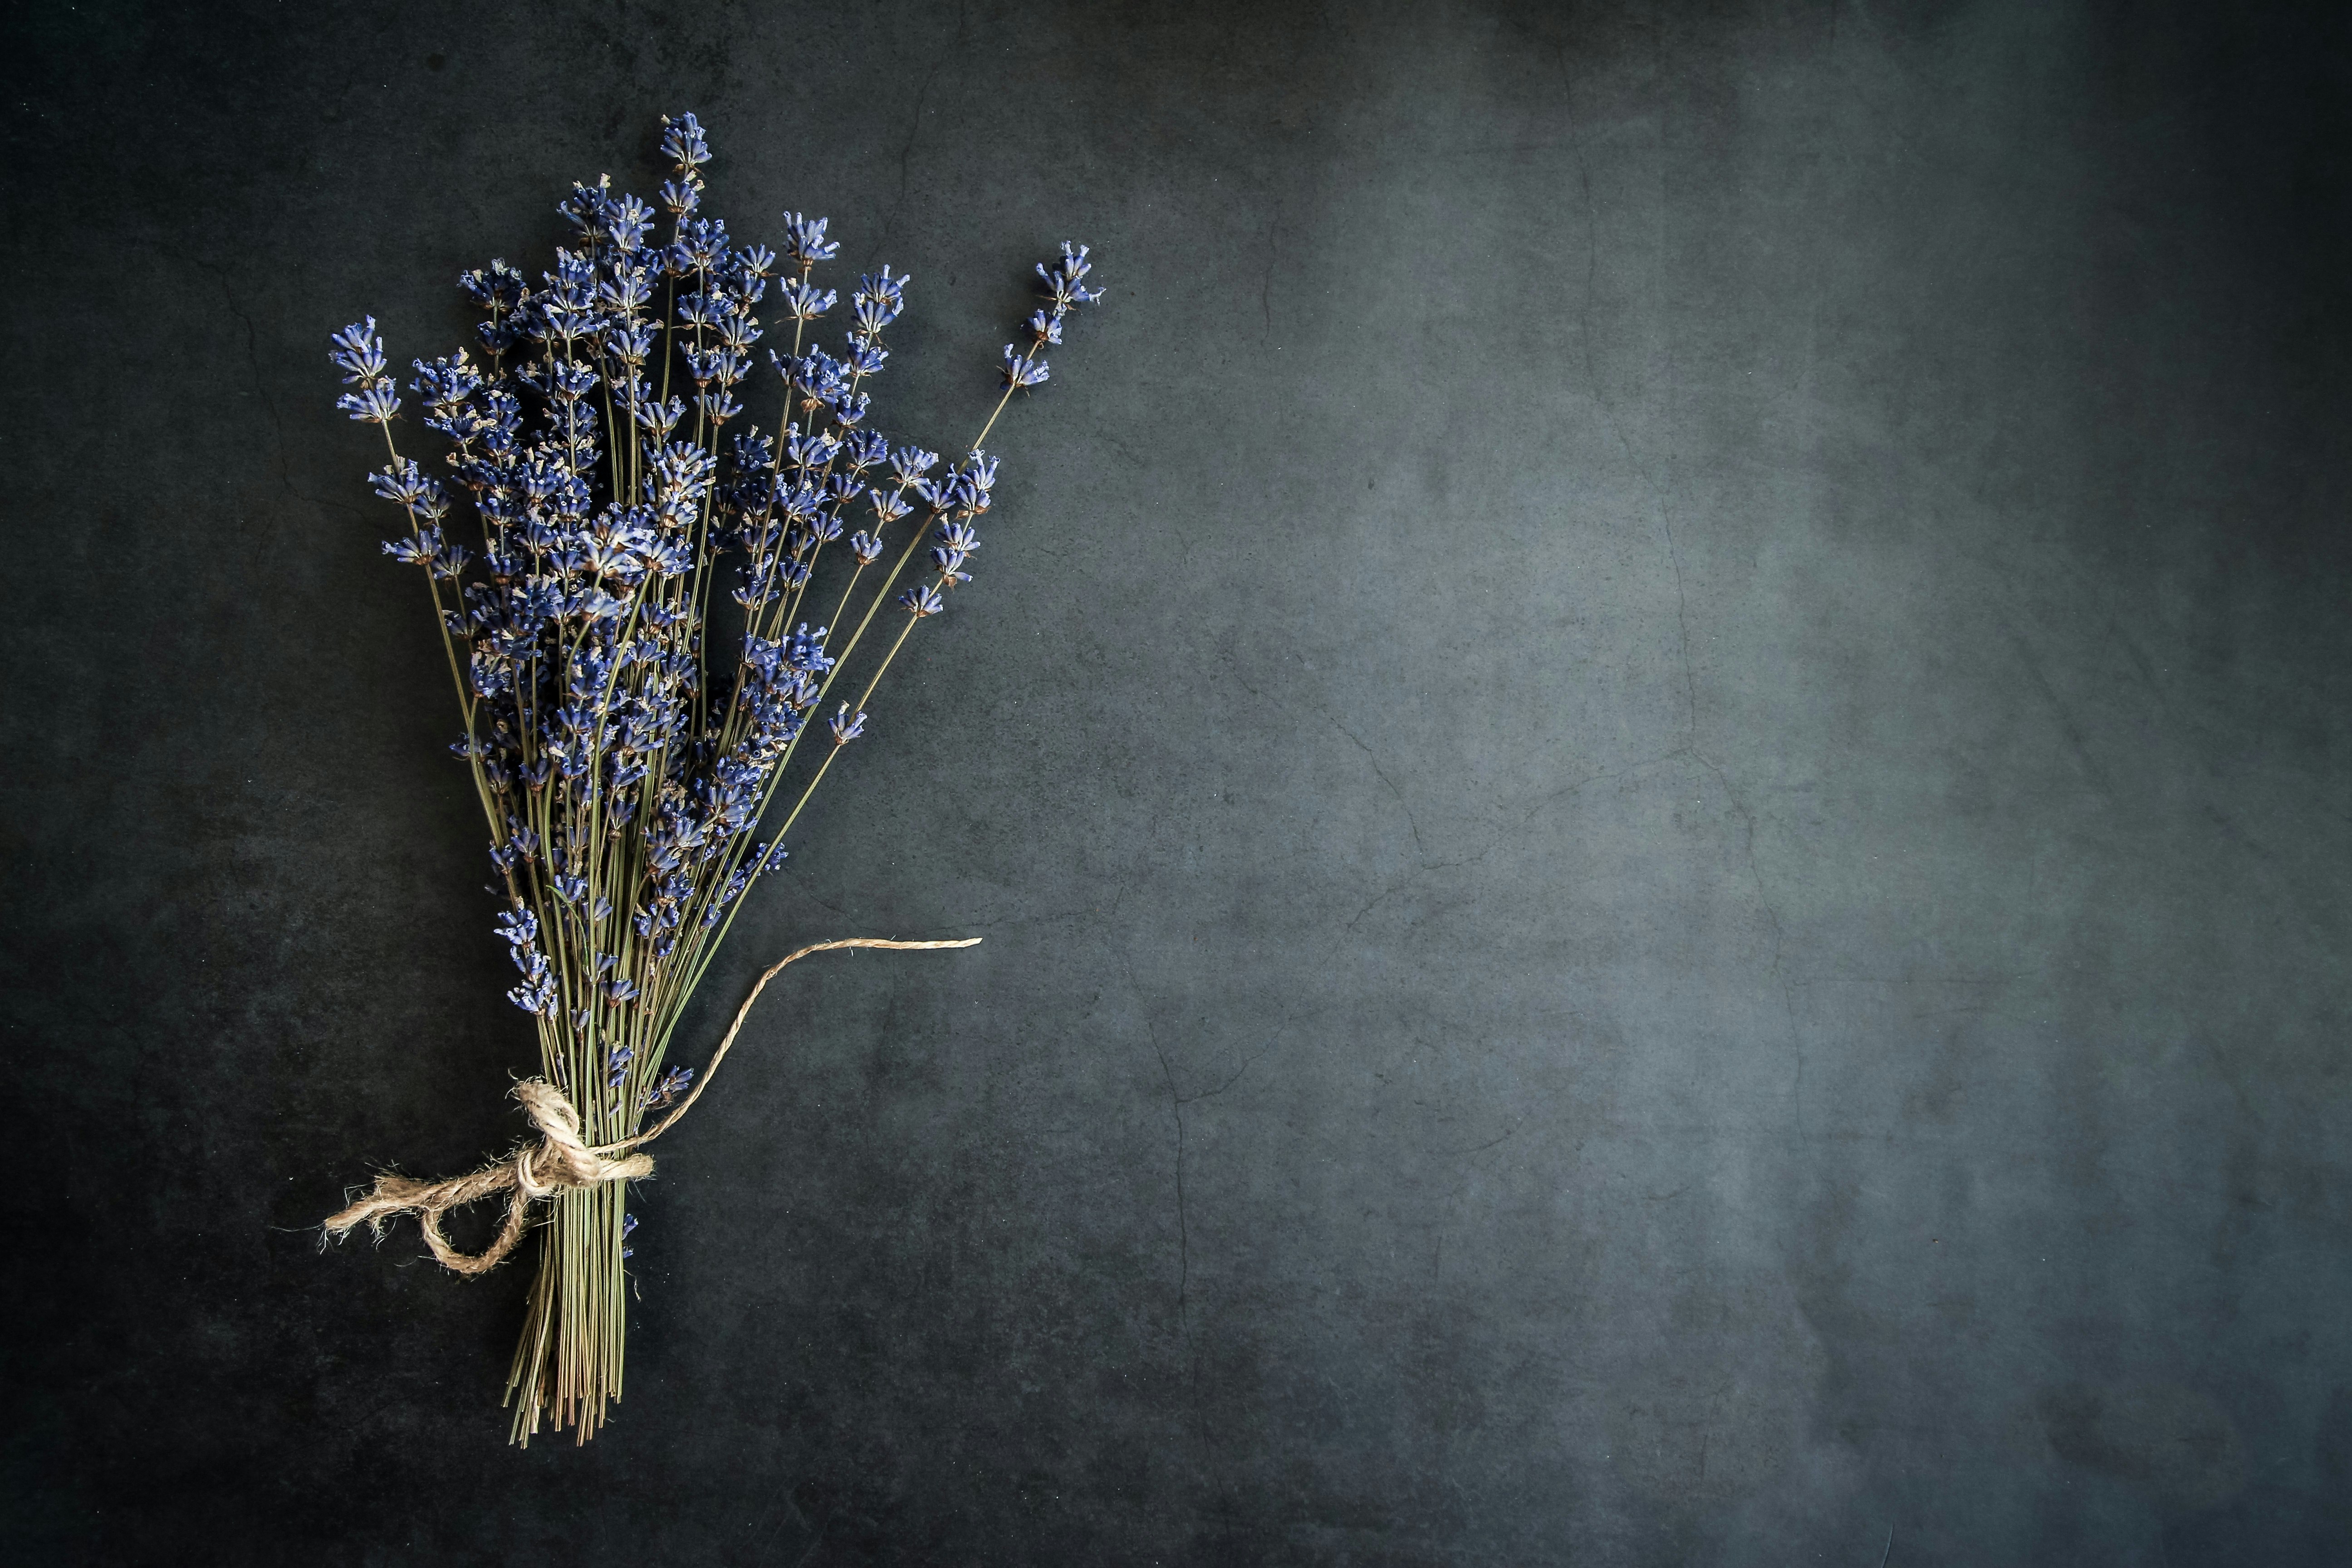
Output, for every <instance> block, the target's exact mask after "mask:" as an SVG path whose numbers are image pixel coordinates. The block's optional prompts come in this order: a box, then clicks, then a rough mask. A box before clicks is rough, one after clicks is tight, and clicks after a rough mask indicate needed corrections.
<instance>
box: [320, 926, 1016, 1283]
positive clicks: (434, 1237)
mask: <svg viewBox="0 0 2352 1568" xmlns="http://www.w3.org/2000/svg"><path fill="white" fill-rule="evenodd" d="M980 940H981V939H980V938H978V937H976V936H968V937H964V938H962V939H961V940H960V941H956V942H896V941H891V940H887V939H886V938H883V937H878V936H849V937H842V938H839V939H838V940H836V941H833V942H811V943H809V944H808V945H807V946H806V947H804V948H802V949H801V950H800V951H799V952H793V953H791V954H789V955H787V956H786V957H783V958H781V959H779V960H777V961H776V962H775V963H772V964H770V965H768V967H767V968H766V969H765V970H764V971H762V972H761V975H760V979H759V982H758V984H754V985H753V986H752V987H751V994H750V995H749V996H746V997H744V998H743V1005H741V1006H740V1007H738V1008H737V1009H736V1010H735V1021H734V1022H733V1023H731V1024H730V1025H728V1026H727V1034H726V1037H724V1038H722V1039H721V1040H720V1041H719V1048H718V1049H717V1050H715V1051H713V1052H711V1053H710V1066H709V1068H706V1069H705V1070H704V1072H703V1074H702V1079H701V1081H699V1082H698V1083H697V1084H696V1085H695V1086H694V1088H693V1089H692V1090H691V1091H690V1092H689V1093H688V1095H687V1097H686V1098H685V1099H684V1100H681V1101H679V1103H678V1105H677V1108H676V1109H675V1110H672V1111H671V1112H670V1113H669V1114H668V1115H667V1116H665V1117H663V1118H662V1119H661V1120H660V1121H657V1122H656V1123H655V1124H654V1125H653V1126H651V1127H649V1128H647V1129H646V1131H643V1132H640V1133H638V1134H637V1135H636V1136H635V1137H634V1138H624V1139H623V1140H621V1142H618V1143H602V1144H598V1145H596V1146H594V1147H593V1148H592V1147H590V1146H589V1145H588V1144H587V1143H586V1142H583V1141H582V1139H581V1136H580V1112H579V1111H578V1110H575V1109H574V1108H573V1106H572V1102H571V1101H570V1100H566V1099H564V1098H563V1091H562V1090H561V1089H557V1088H556V1087H555V1086H554V1085H553V1084H551V1083H550V1082H548V1081H547V1080H546V1079H543V1078H529V1079H523V1081H522V1082H520V1083H519V1084H517V1085H515V1089H514V1094H515V1098H516V1099H517V1100H521V1101H522V1108H523V1110H525V1111H526V1112H528V1113H529V1114H530V1124H531V1125H532V1126H534V1127H536V1128H538V1129H539V1142H537V1143H520V1144H517V1145H516V1146H515V1151H514V1152H513V1153H511V1154H509V1155H508V1156H507V1157H506V1158H504V1159H502V1160H499V1161H497V1162H495V1163H491V1164H488V1165H485V1166H483V1167H482V1168H481V1169H480V1170H478V1171H476V1172H475V1173H473V1174H472V1175H470V1176H452V1177H450V1178H449V1179H448V1180H447V1181H446V1182H420V1181H418V1180H417V1179H416V1178H415V1177H414V1176H403V1175H397V1174H394V1173H392V1172H389V1171H387V1172H385V1173H383V1174H382V1175H380V1176H378V1177H376V1179H375V1190H374V1191H373V1192H372V1193H370V1194H368V1195H367V1196H365V1197H363V1198H362V1199H361V1200H360V1201H359V1202H357V1203H355V1204H353V1205H352V1206H351V1207H349V1208H347V1209H345V1210H344V1211H343V1212H342V1213H341V1214H339V1215H334V1216H333V1217H332V1218H331V1219H329V1220H328V1221H327V1227H326V1228H327V1235H329V1236H331V1237H342V1236H347V1235H349V1234H350V1233H351V1232H352V1231H353V1230H355V1229H357V1228H358V1227H359V1226H362V1225H364V1226H367V1227H368V1228H369V1229H371V1230H373V1232H375V1234H376V1235H377V1236H378V1237H381V1236H383V1226H384V1222H385V1221H386V1220H388V1219H391V1218H392V1217H393V1216H394V1215H404V1214H413V1215H415V1216H416V1220H417V1223H418V1224H419V1225H420V1226H423V1227H424V1229H425V1246H427V1247H431V1248H432V1249H433V1256H434V1257H436V1258H439V1259H440V1260H441V1266H442V1267H443V1268H454V1269H456V1270H457V1272H458V1273H460V1274H485V1273H488V1271H489V1270H491V1269H493V1268H497V1267H498V1266H499V1263H501V1262H502V1261H504V1260H505V1258H506V1255H507V1254H508V1253H509V1252H512V1251H513V1250H514V1249H515V1244H516V1243H517V1242H519V1241H520V1240H521V1239H522V1233H523V1231H524V1229H525V1228H526V1227H527V1226H529V1225H530V1205H533V1204H535V1203H537V1202H539V1201H540V1200H541V1198H551V1197H553V1196H554V1195H555V1194H557V1193H560V1192H562V1191H563V1190H564V1189H565V1188H567V1187H593V1186H596V1185H598V1184H601V1183H604V1182H634V1181H635V1180H636V1179H637V1178H638V1177H640V1176H650V1175H652V1174H653V1173H654V1160H653V1156H652V1155H650V1154H640V1153H635V1152H633V1151H635V1149H636V1148H637V1147H638V1146H639V1145H640V1144H645V1143H650V1142H653V1141H654V1140H655V1139H656V1138H658V1137H660V1136H661V1135H662V1134H663V1133H665V1132H667V1131H669V1130H670V1129H671V1128H672V1127H674V1126H676V1125H677V1121H678V1118H680V1117H682V1116H684V1115H685V1114H686V1113H687V1112H688V1111H689V1110H693V1109H694V1102H695V1101H696V1100H700V1099H701V1098H702V1091H703V1090H705V1089H709V1087H710V1085H711V1082H712V1080H713V1079H717V1078H718V1076H719V1063H720V1062H722V1061H725V1060H726V1059H727V1053H728V1051H729V1050H730V1048H732V1047H733V1046H734V1044H735V1037H736V1036H738V1035H740V1034H741V1033H742V1032H743V1020H745V1019H746V1018H749V1017H750V1016H751V1004H752V1003H754V1002H757V1001H758V1000H759V999H760V993H761V992H762V991H765V990H766V989H767V988H768V982H769V981H771V980H773V979H774V978H775V977H776V976H777V975H779V974H781V973H783V972H784V971H785V970H786V969H788V968H790V967H791V966H792V965H793V964H795V963H799V962H800V961H801V960H802V959H803V958H806V957H807V956H808V955H809V954H810V953H812V952H842V951H844V950H846V949H853V948H860V947H878V948H887V949H888V950H890V951H892V952H935V951H938V950H940V949H945V948H954V947H977V946H978V945H980ZM614 1154H625V1155H626V1156H627V1157H626V1158H625V1159H619V1160H615V1159H612V1158H609V1156H611V1155H614ZM509 1190H511V1191H512V1192H513V1193H514V1196H513V1197H511V1198H509V1199H508V1200H507V1222H506V1224H505V1225H504V1226H501V1227H500V1228H499V1234H498V1239H496V1240H495V1241H493V1242H491V1243H490V1245H489V1247H488V1248H487V1249H485V1250H484V1251H482V1252H481V1253H479V1254H478V1255H477V1256H475V1257H472V1258H468V1257H467V1256H466V1255H465V1254H464V1253H462V1252H460V1251H458V1250H457V1248H456V1247H452V1246H450V1245H449V1238H448V1237H446V1236H443V1235H442V1234H441V1216H442V1215H445V1214H446V1213H447V1212H448V1211H449V1210H451V1209H454V1208H463V1207H465V1206H466V1205H467V1204H470V1203H472V1202H474V1201H475V1200H476V1199H478V1198H486V1197H488V1196H489V1195H490V1194H493V1193H503V1192H507V1191H509Z"/></svg>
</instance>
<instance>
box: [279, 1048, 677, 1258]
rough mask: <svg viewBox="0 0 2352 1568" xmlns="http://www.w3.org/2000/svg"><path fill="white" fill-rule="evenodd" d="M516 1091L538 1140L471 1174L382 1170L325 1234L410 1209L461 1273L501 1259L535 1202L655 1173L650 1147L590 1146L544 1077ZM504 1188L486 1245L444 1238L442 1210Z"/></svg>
mask: <svg viewBox="0 0 2352 1568" xmlns="http://www.w3.org/2000/svg"><path fill="white" fill-rule="evenodd" d="M514 1096H515V1098H516V1099H517V1100H520V1101H521V1102H522V1108H523V1111H524V1113H525V1114H526V1115H528V1116H529V1117H530V1124H531V1125H532V1126H533V1127H535V1128H537V1129H538V1130H539V1142H536V1143H519V1144H517V1145H516V1146H515V1149H514V1152H512V1153H511V1154H509V1155H507V1156H506V1157H505V1158H503V1159H500V1160H498V1161H495V1162H493V1163H490V1164H488V1165H485V1166H483V1167H482V1168H481V1169H480V1170H478V1171H476V1172H474V1173H472V1174H470V1175H464V1176H452V1177H450V1178H449V1179H448V1180H446V1181H442V1182H425V1181H419V1180H417V1179H416V1178H415V1177H414V1176H404V1175H400V1174H398V1173H395V1172H391V1171H386V1172H384V1173H382V1174H381V1175H379V1176H377V1177H376V1179H375V1188H374V1190H373V1191H372V1192H370V1193H369V1194H368V1195H367V1196H366V1197H363V1198H362V1199H361V1200H360V1201H359V1202H357V1203H355V1204H353V1205H352V1206H351V1207H349V1208H347V1209H345V1210H343V1211H342V1212H341V1214H338V1215H334V1216H333V1217H332V1218H331V1219H329V1220H328V1221H327V1227H326V1228H327V1234H328V1235H329V1236H331V1237H342V1236H346V1235H349V1234H350V1233H351V1232H352V1231H353V1230H356V1229H358V1228H359V1227H360V1226H362V1225H364V1226H367V1227H368V1228H369V1229H370V1230H372V1231H373V1232H374V1233H375V1234H376V1235H377V1236H379V1237H381V1236H382V1235H383V1227H384V1225H385V1223H386V1222H387V1221H389V1220H391V1219H392V1218H393V1217H394V1215H404V1214H413V1215H415V1216H416V1221H417V1224H418V1226H420V1227H421V1228H422V1229H423V1230H424V1232H425V1246H426V1247H431V1248H432V1249H433V1256H434V1257H435V1258H438V1259H439V1260H440V1262H441V1266H442V1267H443V1268H450V1269H454V1270H456V1271H457V1273H459V1274H486V1273H488V1271H489V1270H491V1269H493V1268H497V1267H498V1266H499V1264H500V1263H502V1262H504V1261H505V1260H506V1256H507V1254H509V1252H512V1251H513V1250H514V1249H515V1246H516V1244H517V1243H519V1242H520V1241H521V1240H522V1234H523V1232H524V1230H525V1229H527V1228H528V1227H529V1226H530V1210H531V1205H533V1204H536V1203H538V1202H540V1201H541V1200H542V1199H546V1198H551V1197H553V1196H554V1195H555V1194H558V1193H560V1192H562V1191H564V1190H565V1189H567V1188H576V1187H593V1186H597V1185H600V1184H603V1183H605V1182H634V1181H635V1180H637V1179H638V1178H639V1177H641V1176H650V1175H652V1174H653V1173H654V1157H653V1156H652V1155H651V1154H639V1153H630V1154H627V1155H625V1157H623V1158H621V1159H618V1160H614V1159H608V1158H606V1155H607V1154H608V1153H610V1152H615V1151H618V1150H621V1149H625V1148H627V1147H628V1145H627V1144H614V1145H610V1146H608V1147H607V1148H605V1149H592V1148H590V1147H589V1146H588V1144H587V1143H586V1142H584V1141H583V1140H582V1138H581V1136H580V1112H579V1110H577V1109H576V1108H575V1107H574V1106H573V1105H572V1102H571V1101H570V1100H566V1099H565V1098H564V1097H563V1091H562V1089H557V1088H556V1087H555V1086H554V1085H553V1084H551V1083H550V1082H548V1081H547V1080H546V1079H540V1078H533V1079H524V1080H523V1081H522V1082H520V1083H519V1084H517V1085H515V1088H514ZM633 1142H634V1141H633ZM509 1191H511V1192H512V1193H513V1194H514V1195H513V1196H512V1197H510V1198H509V1199H508V1200H507V1218H506V1223H505V1224H504V1225H503V1226H500V1227H499V1234H498V1236H497V1237H495V1238H493V1239H492V1240H491V1242H490V1245H489V1246H488V1247H486V1248H484V1249H483V1250H482V1251H481V1252H479V1253H477V1254H475V1255H474V1256H472V1257H467V1255H466V1254H465V1253H462V1252H460V1251H458V1250H457V1248H456V1247H452V1246H450V1245H449V1238H448V1237H446V1236H444V1235H442V1234H441V1216H442V1215H445V1214H446V1213H448V1212H449V1211H450V1210H451V1209H455V1208H463V1207H465V1206H466V1205H467V1204H470V1203H474V1202H477V1201H478V1200H479V1199H482V1198H487V1197H489V1196H491V1195H493V1194H498V1193H502V1192H509Z"/></svg>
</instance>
